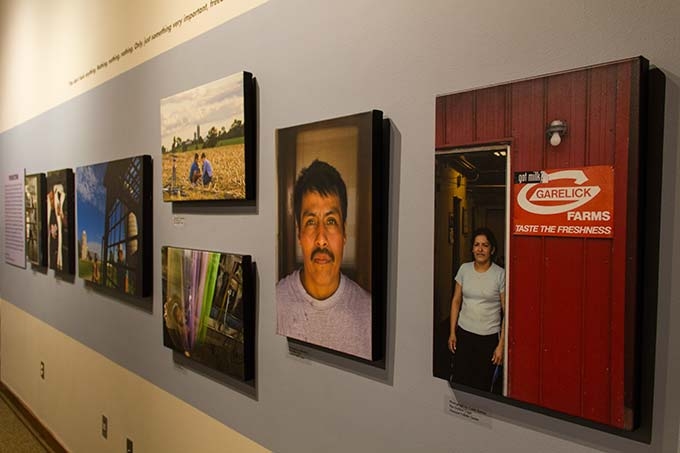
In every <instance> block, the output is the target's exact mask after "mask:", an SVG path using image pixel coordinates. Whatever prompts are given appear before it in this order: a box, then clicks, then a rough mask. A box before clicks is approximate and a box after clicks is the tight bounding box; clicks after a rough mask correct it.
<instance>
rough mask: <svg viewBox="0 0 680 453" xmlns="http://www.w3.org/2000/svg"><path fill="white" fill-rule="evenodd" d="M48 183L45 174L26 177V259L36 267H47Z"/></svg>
mask: <svg viewBox="0 0 680 453" xmlns="http://www.w3.org/2000/svg"><path fill="white" fill-rule="evenodd" d="M46 187H47V181H46V178H45V174H44V173H36V174H32V175H26V178H25V180H24V192H25V196H26V201H25V213H26V258H27V259H28V261H29V262H30V263H32V264H34V265H36V266H41V267H46V266H47V227H46V223H45V207H46V205H45V201H44V200H46V196H47V195H46V192H45V188H46Z"/></svg>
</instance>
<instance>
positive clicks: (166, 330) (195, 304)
mask: <svg viewBox="0 0 680 453" xmlns="http://www.w3.org/2000/svg"><path fill="white" fill-rule="evenodd" d="M162 278H163V284H162V286H163V344H164V345H165V346H166V347H168V348H170V349H173V350H174V351H176V352H178V353H180V354H183V355H184V356H186V357H187V358H189V359H191V360H193V361H196V362H198V363H200V364H201V365H204V366H206V367H208V368H211V369H213V370H216V371H218V372H220V373H222V374H225V375H228V376H231V377H234V378H236V379H239V380H241V381H250V380H252V379H253V378H254V370H255V296H254V294H255V293H254V287H253V263H252V260H251V257H250V255H237V254H233V253H223V252H211V251H205V250H193V249H183V248H177V247H167V246H165V247H163V248H162Z"/></svg>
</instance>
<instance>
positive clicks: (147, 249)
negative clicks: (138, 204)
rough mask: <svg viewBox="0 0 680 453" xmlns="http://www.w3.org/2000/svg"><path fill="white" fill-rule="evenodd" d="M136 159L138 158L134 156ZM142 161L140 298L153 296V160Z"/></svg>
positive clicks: (147, 157) (146, 156)
mask: <svg viewBox="0 0 680 453" xmlns="http://www.w3.org/2000/svg"><path fill="white" fill-rule="evenodd" d="M133 157H136V156H133ZM139 157H140V158H141V159H142V187H143V188H144V189H146V190H142V228H143V229H142V232H143V233H142V253H143V254H144V255H143V256H142V288H141V292H140V297H143V298H144V297H150V296H152V295H153V158H152V157H151V156H150V155H148V154H143V155H141V156H139Z"/></svg>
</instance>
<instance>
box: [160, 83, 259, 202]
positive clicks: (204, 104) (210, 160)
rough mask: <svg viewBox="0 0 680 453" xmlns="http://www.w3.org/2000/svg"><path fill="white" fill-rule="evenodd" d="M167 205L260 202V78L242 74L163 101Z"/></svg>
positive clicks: (165, 197) (162, 120)
mask: <svg viewBox="0 0 680 453" xmlns="http://www.w3.org/2000/svg"><path fill="white" fill-rule="evenodd" d="M160 109H161V157H162V165H163V173H162V181H161V184H162V187H163V201H168V202H175V201H217V200H232V201H239V200H241V201H253V200H255V154H256V152H255V143H256V136H255V134H256V127H255V122H256V120H255V118H256V115H255V79H254V78H253V76H252V74H250V73H249V72H239V73H237V74H233V75H230V76H227V77H224V78H222V79H219V80H215V81H213V82H210V83H206V84H205V85H201V86H198V87H195V88H192V89H190V90H187V91H184V92H181V93H178V94H175V95H173V96H170V97H167V98H164V99H162V100H161V105H160Z"/></svg>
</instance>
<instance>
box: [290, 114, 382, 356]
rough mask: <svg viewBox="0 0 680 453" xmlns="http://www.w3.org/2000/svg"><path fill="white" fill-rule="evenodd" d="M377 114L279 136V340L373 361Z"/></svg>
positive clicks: (296, 129) (292, 130) (293, 129)
mask: <svg viewBox="0 0 680 453" xmlns="http://www.w3.org/2000/svg"><path fill="white" fill-rule="evenodd" d="M372 127H373V117H372V112H369V113H366V114H360V115H354V116H351V117H344V118H338V119H336V120H328V121H322V122H319V123H311V124H306V125H301V126H295V127H290V128H286V129H280V130H278V131H277V152H278V169H279V200H280V209H279V233H280V234H279V279H280V280H279V282H278V284H277V333H279V334H280V335H283V336H286V337H289V338H293V339H296V340H301V341H303V342H306V343H309V344H312V345H316V346H321V347H323V348H326V349H330V350H334V351H339V352H342V353H345V354H349V355H353V356H358V357H361V358H364V359H368V360H371V359H373V353H372V348H373V343H372V332H373V321H374V320H373V315H372V309H373V300H372V296H371V285H372V281H371V275H372V268H371V265H372V259H373V257H372V253H371V252H372V249H371V241H372V223H373V219H372V209H371V208H372V192H371V191H372V154H373V134H372Z"/></svg>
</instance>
